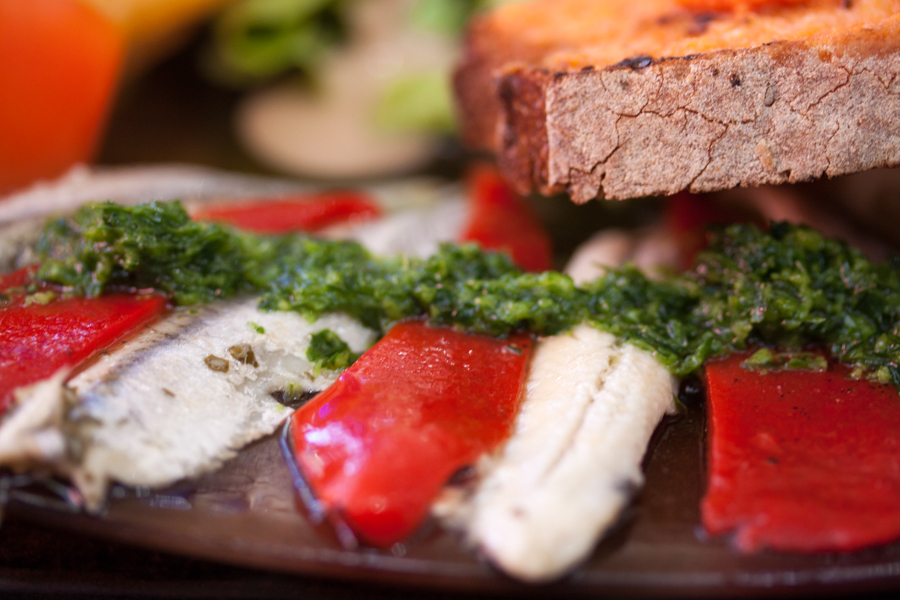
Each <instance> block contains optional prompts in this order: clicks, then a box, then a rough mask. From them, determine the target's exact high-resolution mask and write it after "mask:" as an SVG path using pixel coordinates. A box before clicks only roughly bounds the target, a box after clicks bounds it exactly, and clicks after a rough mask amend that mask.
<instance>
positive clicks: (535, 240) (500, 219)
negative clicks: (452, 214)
mask: <svg viewBox="0 0 900 600" xmlns="http://www.w3.org/2000/svg"><path fill="white" fill-rule="evenodd" d="M469 202H470V207H471V208H470V211H471V216H470V218H469V223H468V224H467V226H466V228H465V230H464V233H463V235H462V240H463V241H472V242H478V243H479V244H480V245H481V247H482V248H488V249H491V250H501V251H504V252H507V253H508V254H509V255H510V256H512V259H513V260H514V261H515V262H516V264H517V265H519V266H520V267H521V268H523V269H525V270H527V271H535V272H540V271H546V270H548V269H550V268H551V267H552V266H553V250H552V247H551V243H550V236H549V235H548V234H547V231H546V230H545V229H544V226H543V225H542V224H541V221H540V219H538V218H537V216H536V215H535V214H534V213H533V212H532V211H531V207H529V206H528V204H527V203H526V202H525V200H524V199H523V198H521V197H520V196H519V195H518V194H516V193H515V192H514V191H513V190H512V189H511V188H510V187H509V185H507V184H506V182H505V181H503V179H502V178H501V177H500V174H499V173H497V171H496V170H495V169H493V168H489V167H480V168H477V169H474V170H473V172H472V173H471V175H470V177H469Z"/></svg>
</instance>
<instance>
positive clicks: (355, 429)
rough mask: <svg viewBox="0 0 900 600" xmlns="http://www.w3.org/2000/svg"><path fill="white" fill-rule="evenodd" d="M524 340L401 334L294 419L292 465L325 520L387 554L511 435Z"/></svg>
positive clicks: (443, 331) (418, 329) (436, 332)
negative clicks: (452, 484) (447, 487)
mask: <svg viewBox="0 0 900 600" xmlns="http://www.w3.org/2000/svg"><path fill="white" fill-rule="evenodd" d="M530 352H531V340H530V338H529V337H527V336H526V335H515V336H512V337H511V338H509V339H507V340H498V339H494V338H489V337H485V336H479V335H470V334H466V333H461V332H458V331H455V330H453V329H449V328H443V327H430V326H428V325H425V324H423V323H421V322H417V321H410V322H405V323H400V324H398V325H396V326H394V328H393V329H391V331H390V332H389V333H388V334H387V335H386V336H385V337H384V338H383V339H382V340H381V341H380V342H378V343H377V344H376V345H375V346H373V347H372V348H371V349H369V350H368V351H367V352H366V353H365V354H364V355H363V356H362V357H361V358H360V359H359V360H358V361H357V362H356V363H355V364H354V365H353V366H351V367H350V368H349V369H347V370H346V371H345V372H344V373H343V374H342V375H341V377H340V378H339V379H338V381H337V382H336V383H335V384H334V385H332V386H331V387H330V388H328V389H327V390H325V391H324V392H322V393H321V394H319V395H318V396H316V398H315V399H313V400H312V401H311V402H310V403H309V404H307V405H305V406H304V407H303V408H301V409H300V410H298V411H297V412H296V413H294V415H293V417H292V418H291V423H290V431H291V439H292V441H293V444H294V452H295V457H296V461H297V464H298V465H299V467H300V469H301V471H302V472H303V474H304V477H305V479H306V481H307V483H308V484H309V485H310V487H311V488H312V491H313V493H314V494H315V495H316V497H317V498H318V499H319V501H320V502H321V503H322V505H323V506H324V508H325V509H326V510H327V511H328V513H329V514H331V515H333V516H336V517H339V518H340V519H342V520H343V521H344V522H345V523H347V525H349V526H350V527H351V529H353V531H354V532H355V533H356V535H357V536H358V537H359V539H360V540H361V541H363V542H365V543H367V544H371V545H374V546H381V547H386V546H390V545H391V544H393V543H395V542H398V541H400V540H402V539H404V538H406V537H407V536H408V535H409V534H410V533H412V532H413V531H414V530H415V529H416V528H417V527H418V526H419V525H420V524H421V523H422V521H423V520H424V519H425V517H426V516H427V513H428V509H429V506H430V505H431V502H432V500H433V499H434V497H435V496H436V495H437V493H438V492H439V491H440V489H441V487H442V486H443V485H444V484H445V483H446V482H447V480H448V479H449V478H450V477H451V476H452V475H453V474H454V473H455V472H457V471H458V470H459V469H461V468H463V467H465V466H467V465H471V464H473V463H474V462H475V461H476V460H477V459H478V457H479V456H481V455H482V454H483V453H485V452H489V451H490V450H492V449H493V448H495V447H496V446H497V444H499V443H500V442H501V441H502V440H504V439H506V438H507V436H508V435H509V432H510V428H511V426H512V423H513V419H514V418H515V415H516V412H517V410H518V406H519V400H520V396H521V392H522V388H523V386H524V380H525V369H526V366H527V364H528V357H529V354H530Z"/></svg>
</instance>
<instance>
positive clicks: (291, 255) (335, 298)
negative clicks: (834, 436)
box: [37, 202, 900, 386]
mask: <svg viewBox="0 0 900 600" xmlns="http://www.w3.org/2000/svg"><path fill="white" fill-rule="evenodd" d="M39 251H40V253H41V255H42V266H41V268H40V270H39V272H38V275H37V276H38V278H39V279H40V280H42V281H45V282H48V283H54V284H57V285H60V286H64V287H65V288H67V289H68V290H69V291H70V293H75V294H84V295H88V296H96V295H99V294H101V293H103V292H104V291H106V290H112V289H117V288H137V289H142V288H154V289H158V290H161V291H163V292H165V293H166V294H168V295H169V297H170V298H172V300H173V302H175V303H176V304H179V305H189V304H195V303H200V302H210V301H212V300H215V299H218V298H225V297H229V296H233V295H235V294H238V293H241V292H249V291H255V292H257V293H260V294H261V295H262V299H261V302H260V306H261V308H263V309H264V310H292V311H296V312H299V313H301V314H303V315H306V316H308V317H310V318H315V317H317V316H319V315H322V314H324V313H329V312H343V313H346V314H349V315H351V316H353V317H355V318H357V319H359V320H360V321H361V322H362V323H364V324H365V325H367V326H369V327H372V328H374V329H376V330H377V331H380V332H384V331H386V329H387V328H388V327H389V326H390V325H391V324H392V323H394V322H397V321H399V320H401V319H405V318H409V317H426V318H428V319H429V320H430V321H431V322H433V323H437V324H446V325H456V326H459V327H462V328H464V329H466V330H469V331H473V332H478V333H486V334H489V335H494V336H504V335H507V334H509V333H511V332H512V331H516V330H522V329H527V330H529V331H532V332H533V333H535V334H538V335H551V334H555V333H559V332H562V331H565V330H566V329H568V328H570V327H572V326H574V325H575V324H577V323H580V322H582V321H584V320H587V321H589V322H591V323H593V324H594V325H595V326H597V327H599V328H601V329H604V330H606V331H609V332H611V333H613V334H615V335H617V336H619V337H621V338H623V339H625V340H627V341H629V342H631V343H633V344H635V345H637V346H639V347H641V348H644V349H647V350H649V351H651V352H653V353H654V354H655V356H656V357H657V359H658V360H659V361H660V362H661V363H662V364H664V365H665V366H666V367H667V368H668V369H669V370H670V371H672V372H673V373H674V374H676V375H686V374H688V373H691V372H693V371H695V370H696V369H698V368H699V367H700V366H701V365H703V363H704V362H705V361H706V360H708V359H710V358H713V357H717V356H723V355H725V354H727V353H729V352H731V351H734V350H745V349H747V348H750V347H754V346H758V345H762V346H778V347H779V348H781V349H784V350H801V349H803V348H805V347H806V346H808V345H810V344H817V345H821V346H824V347H825V348H827V349H828V350H829V351H830V352H831V354H832V356H834V357H835V358H836V359H838V360H840V361H842V362H844V363H847V364H849V365H851V366H852V367H853V369H854V374H855V376H857V377H865V378H868V379H873V380H876V381H882V382H892V383H894V384H895V385H898V386H900V368H898V364H900V262H898V261H897V260H895V261H893V262H891V263H884V264H878V263H873V262H872V261H870V260H868V259H867V258H866V257H865V256H863V255H862V253H861V252H859V251H858V250H856V249H853V248H850V247H848V246H847V245H846V244H844V243H842V242H839V241H837V240H833V239H829V238H826V237H824V236H822V235H821V234H819V233H817V232H815V231H813V230H811V229H809V228H806V227H800V226H793V225H788V224H783V223H781V224H774V225H773V226H772V227H771V229H770V230H769V231H767V232H762V231H760V230H759V229H757V228H756V227H754V226H752V225H734V226H731V227H728V228H725V229H722V230H720V231H718V232H717V233H716V234H715V235H714V236H713V240H712V242H711V244H710V246H709V248H708V249H707V250H705V251H704V252H702V253H701V254H700V255H699V256H698V258H697V261H696V263H695V265H694V267H693V268H692V269H691V270H690V271H687V272H686V273H683V274H681V275H677V276H673V277H671V278H669V279H668V280H665V281H662V282H658V281H651V280H649V279H647V278H646V277H644V275H643V274H642V273H641V272H640V271H638V270H637V269H635V268H634V267H631V266H625V267H622V268H619V269H612V270H609V271H608V272H607V273H606V274H605V275H604V276H602V277H600V278H599V279H597V280H596V281H593V282H591V283H589V284H587V285H584V286H581V287H578V286H576V285H575V284H574V283H573V282H572V280H571V279H570V278H569V277H568V276H566V275H563V274H561V273H556V272H545V273H539V274H534V273H523V272H522V271H521V270H519V269H518V268H517V267H516V266H515V265H514V264H513V263H512V261H511V260H510V259H509V258H507V257H506V256H505V255H503V254H498V253H493V252H485V251H482V250H480V249H479V248H478V247H477V246H474V245H455V244H444V245H442V246H441V248H440V250H439V252H437V253H436V254H435V255H433V256H431V257H429V258H427V259H416V258H408V257H387V258H382V257H376V256H373V255H372V254H370V253H369V252H368V251H367V250H365V249H364V248H363V247H362V246H360V245H359V244H357V243H355V242H343V241H328V240H319V239H314V238H310V237H307V236H303V235H287V236H260V235H254V234H249V233H241V232H238V231H236V230H233V229H230V228H228V227H224V226H221V225H216V224H211V223H197V222H193V221H191V220H190V218H189V217H188V215H187V213H186V211H185V210H184V208H183V207H182V206H181V204H179V203H177V202H172V203H152V204H147V205H143V206H137V207H122V206H118V205H115V204H112V203H105V204H94V205H90V206H87V207H84V208H82V209H80V210H79V211H78V212H77V213H76V214H75V215H73V216H72V217H71V218H65V219H59V220H57V221H54V222H52V223H50V224H49V225H48V227H47V229H46V231H45V234H44V236H43V238H42V240H41V242H40V244H39ZM326 341H328V342H329V343H330V342H333V341H334V340H330V341H329V340H324V339H323V340H322V342H323V345H322V349H320V350H322V351H323V353H322V357H324V356H327V354H328V352H327V351H326V350H323V349H325V347H326V346H327V344H325V343H324V342H326ZM338 350H339V351H338V352H337V353H338V355H340V354H341V352H340V350H342V349H338ZM318 352H319V350H316V351H315V353H318ZM317 359H318V354H317ZM340 360H341V361H343V360H344V359H343V358H340Z"/></svg>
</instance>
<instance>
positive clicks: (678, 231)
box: [665, 192, 766, 269]
mask: <svg viewBox="0 0 900 600" xmlns="http://www.w3.org/2000/svg"><path fill="white" fill-rule="evenodd" d="M665 222H666V227H667V229H668V230H669V232H670V233H671V234H672V235H673V236H675V240H676V242H677V243H678V249H679V250H680V254H681V265H682V268H684V269H689V268H691V266H692V265H693V264H694V259H695V258H696V257H697V253H698V252H700V251H701V250H703V249H704V248H706V243H707V239H706V235H707V233H706V232H707V229H708V228H709V226H710V225H730V224H732V223H756V224H757V225H759V226H760V227H765V226H766V223H765V220H763V219H760V218H758V217H754V216H753V215H751V214H749V213H748V212H745V211H741V210H738V209H736V208H734V207H731V206H729V207H725V206H722V205H721V204H716V203H715V202H713V201H712V200H711V199H710V198H709V197H708V196H695V195H694V194H688V193H687V192H681V193H679V194H675V195H674V196H670V197H669V198H666V203H665Z"/></svg>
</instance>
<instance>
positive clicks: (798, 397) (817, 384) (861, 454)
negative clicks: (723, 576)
mask: <svg viewBox="0 0 900 600" xmlns="http://www.w3.org/2000/svg"><path fill="white" fill-rule="evenodd" d="M746 356H747V355H746V354H739V355H733V356H731V357H729V358H726V359H724V360H721V361H716V362H712V363H710V364H708V365H707V367H706V375H707V389H708V406H709V411H710V415H709V426H710V429H711V433H712V436H711V443H710V454H709V460H710V476H709V489H708V490H707V493H706V497H705V498H704V499H703V503H702V507H701V508H702V513H703V525H704V527H706V529H707V530H708V531H709V532H710V533H712V534H721V533H726V532H729V531H734V532H735V543H736V545H737V547H738V548H739V549H740V550H742V551H745V552H752V551H755V550H758V549H760V548H763V547H768V548H772V549H776V550H786V551H800V552H820V551H854V550H858V549H861V548H865V547H867V546H871V545H875V544H883V543H886V542H889V541H892V540H895V539H897V538H898V537H900V395H898V393H897V390H896V389H895V388H894V387H893V386H889V385H883V384H875V383H869V382H863V381H853V380H850V379H848V378H847V374H848V369H847V368H846V367H844V366H842V365H832V366H830V367H829V370H828V371H827V372H810V371H777V372H776V371H773V372H768V373H765V374H763V373H760V372H758V371H748V370H746V369H743V368H742V367H741V362H742V361H743V360H744V359H745V358H746Z"/></svg>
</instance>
